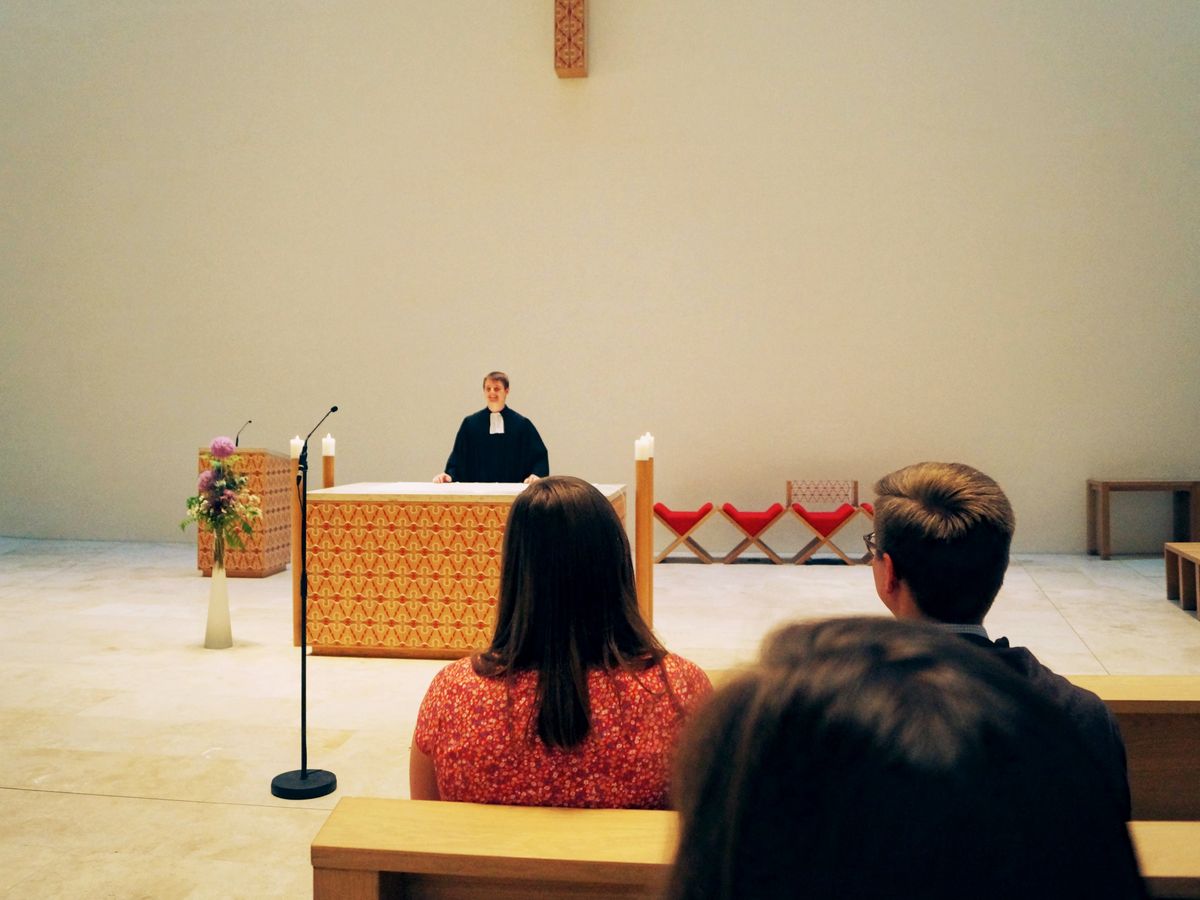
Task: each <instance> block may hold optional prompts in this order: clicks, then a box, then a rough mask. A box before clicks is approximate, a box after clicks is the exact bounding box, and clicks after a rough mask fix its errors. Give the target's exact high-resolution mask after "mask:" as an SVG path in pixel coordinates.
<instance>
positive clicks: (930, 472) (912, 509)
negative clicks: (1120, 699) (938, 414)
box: [865, 462, 1130, 819]
mask: <svg viewBox="0 0 1200 900" xmlns="http://www.w3.org/2000/svg"><path fill="white" fill-rule="evenodd" d="M875 492H876V494H877V495H878V496H877V499H876V501H875V531H874V532H872V533H871V534H869V535H866V537H865V540H866V544H867V549H868V550H869V551H870V552H871V568H872V571H873V573H874V576H875V590H876V592H877V593H878V594H879V599H880V600H882V601H883V604H884V606H886V607H887V608H888V609H889V610H891V612H892V614H893V615H894V616H896V618H898V619H917V620H924V621H929V622H933V623H934V624H936V625H938V626H939V627H941V628H944V629H946V630H948V631H953V632H955V633H957V634H959V635H961V636H962V637H963V638H965V639H966V640H968V641H970V642H971V643H972V644H975V645H976V646H978V647H982V648H984V649H986V650H989V651H990V652H993V653H995V654H996V656H997V657H998V658H999V659H1000V660H1001V661H1002V662H1003V663H1005V664H1006V665H1008V666H1009V667H1011V668H1013V669H1015V670H1016V671H1017V672H1019V673H1020V674H1022V675H1024V676H1025V677H1026V678H1028V679H1029V681H1030V683H1031V684H1032V685H1033V687H1034V688H1036V689H1037V690H1038V691H1039V692H1041V693H1042V694H1044V695H1045V696H1047V697H1048V698H1049V699H1050V700H1052V701H1053V702H1054V703H1056V704H1057V705H1058V706H1060V707H1061V708H1062V709H1063V710H1064V711H1065V712H1066V713H1067V715H1068V716H1069V717H1070V718H1071V719H1072V720H1073V721H1074V722H1075V723H1076V725H1077V726H1078V727H1079V728H1080V730H1081V731H1082V733H1083V736H1084V739H1085V740H1086V742H1087V744H1088V746H1089V747H1090V748H1092V750H1093V751H1094V756H1095V759H1096V762H1097V763H1098V764H1099V765H1100V766H1101V767H1102V768H1103V769H1104V770H1105V771H1106V772H1107V773H1108V775H1109V781H1110V783H1111V784H1112V785H1113V791H1114V800H1115V802H1117V803H1118V804H1119V805H1120V807H1121V809H1122V811H1123V813H1124V815H1125V818H1126V819H1128V818H1129V815H1130V798H1129V777H1128V774H1127V772H1126V765H1125V744H1124V742H1123V741H1122V740H1121V733H1120V731H1119V730H1118V728H1117V721H1116V719H1115V718H1114V716H1113V715H1112V713H1111V712H1110V711H1109V709H1108V707H1107V706H1105V705H1104V702H1103V701H1102V700H1101V699H1100V698H1099V697H1097V696H1096V695H1095V694H1093V693H1092V692H1091V691H1087V690H1084V689H1083V688H1080V687H1077V686H1076V685H1073V684H1072V683H1071V682H1069V681H1067V679H1065V678H1063V677H1062V676H1061V675H1057V674H1055V673H1054V672H1052V671H1050V670H1049V669H1047V668H1046V667H1045V666H1043V665H1042V664H1041V663H1040V662H1038V661H1037V659H1036V658H1035V657H1034V655H1033V654H1032V653H1030V652H1029V651H1028V650H1027V649H1025V648H1024V647H1012V646H1010V645H1009V643H1008V639H1007V638H997V639H996V640H994V641H993V640H992V639H991V638H990V637H989V636H988V633H987V630H986V629H985V628H984V627H983V619H984V617H985V616H986V615H987V614H988V611H989V610H990V609H991V608H992V602H993V601H994V600H995V599H996V595H997V594H998V593H999V592H1000V587H1001V585H1003V583H1004V573H1005V571H1006V570H1007V569H1008V555H1009V548H1010V546H1011V544H1012V536H1013V531H1014V529H1015V528H1016V519H1015V517H1014V516H1013V510H1012V505H1011V504H1010V503H1009V502H1008V497H1006V496H1005V495H1004V491H1003V490H1001V489H1000V485H999V484H997V483H996V482H995V480H994V479H992V478H989V477H988V476H987V475H985V474H983V473H982V472H980V471H979V470H978V469H973V468H971V467H970V466H967V465H963V464H962V463H941V462H925V463H917V464H916V465H912V466H907V467H905V468H903V469H900V470H898V471H895V472H892V473H891V474H890V475H885V476H884V477H883V478H881V479H880V480H879V482H878V484H876V485H875Z"/></svg>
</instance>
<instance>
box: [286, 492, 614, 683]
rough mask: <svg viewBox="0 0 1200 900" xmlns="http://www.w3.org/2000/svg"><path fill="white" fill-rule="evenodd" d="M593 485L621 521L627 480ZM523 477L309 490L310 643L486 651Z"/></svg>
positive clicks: (447, 655)
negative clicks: (510, 523)
mask: <svg viewBox="0 0 1200 900" xmlns="http://www.w3.org/2000/svg"><path fill="white" fill-rule="evenodd" d="M596 487H597V489H599V491H600V492H601V493H602V494H604V496H606V497H607V498H608V499H609V500H610V501H611V502H612V504H613V506H614V507H615V509H616V511H617V515H618V516H619V517H620V518H621V520H622V521H624V519H625V485H623V484H598V485H596ZM524 489H525V485H523V484H465V483H464V484H457V483H456V484H430V483H429V482H389V483H367V484H345V485H339V486H337V487H333V488H326V489H324V490H318V491H309V492H308V642H309V644H311V645H312V648H313V653H314V654H318V655H326V656H398V657H416V658H420V659H456V658H458V657H460V656H466V655H467V654H469V653H473V652H474V651H476V650H482V649H483V648H485V647H487V645H488V643H489V642H490V641H491V638H492V629H493V627H494V625H495V621H496V597H497V594H498V593H499V588H500V550H501V548H502V546H503V543H504V524H505V521H506V520H507V518H508V509H509V507H510V506H511V505H512V502H513V499H514V498H515V497H516V496H517V494H519V493H520V492H521V491H523V490H524Z"/></svg>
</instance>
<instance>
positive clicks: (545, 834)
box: [312, 797, 675, 900]
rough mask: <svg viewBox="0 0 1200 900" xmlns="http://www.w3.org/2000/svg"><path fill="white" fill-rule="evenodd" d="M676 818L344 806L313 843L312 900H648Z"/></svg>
mask: <svg viewBox="0 0 1200 900" xmlns="http://www.w3.org/2000/svg"><path fill="white" fill-rule="evenodd" d="M674 847H675V814H674V813H672V812H664V811H661V810H638V809H556V808H552V807H536V806H487V805H484V804H479V803H443V802H440V801H436V800H378V799H371V798H367V797H345V798H343V799H341V800H340V801H338V805H337V806H336V807H335V808H334V810H333V812H332V813H330V815H329V818H328V820H326V822H325V824H324V825H323V826H322V828H321V830H320V832H318V834H317V836H316V838H314V839H313V843H312V865H313V900H375V898H400V897H403V898H405V900H432V898H438V900H466V898H486V900H516V898H524V897H533V896H536V897H539V898H554V897H571V898H572V900H600V898H604V897H620V898H633V897H638V898H641V897H656V896H658V894H659V893H661V889H662V886H663V883H664V882H663V879H665V877H666V872H667V866H668V862H669V860H670V858H671V855H672V853H673V852H674Z"/></svg>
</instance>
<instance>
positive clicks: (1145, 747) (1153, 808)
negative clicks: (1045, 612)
mask: <svg viewBox="0 0 1200 900" xmlns="http://www.w3.org/2000/svg"><path fill="white" fill-rule="evenodd" d="M1071 681H1072V682H1074V683H1075V684H1077V685H1079V686H1080V687H1085V688H1087V689H1088V690H1089V691H1094V692H1095V693H1096V694H1098V695H1099V696H1100V699H1101V700H1103V701H1104V702H1105V703H1107V704H1108V707H1109V709H1111V710H1112V711H1113V712H1114V713H1115V714H1116V717H1117V722H1118V724H1119V725H1120V726H1121V736H1122V737H1123V738H1124V739H1125V751H1126V753H1127V755H1128V765H1129V789H1130V792H1131V793H1132V795H1133V818H1134V819H1155V820H1159V819H1179V820H1189V821H1197V820H1200V676H1198V675H1073V676H1071ZM1195 852H1196V855H1197V856H1198V857H1200V847H1198V848H1197V850H1196V851H1195Z"/></svg>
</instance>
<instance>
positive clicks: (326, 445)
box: [321, 434, 334, 456]
mask: <svg viewBox="0 0 1200 900" xmlns="http://www.w3.org/2000/svg"><path fill="white" fill-rule="evenodd" d="M333 445H334V440H333V435H332V434H326V435H325V437H323V438H321V455H322V456H333Z"/></svg>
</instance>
